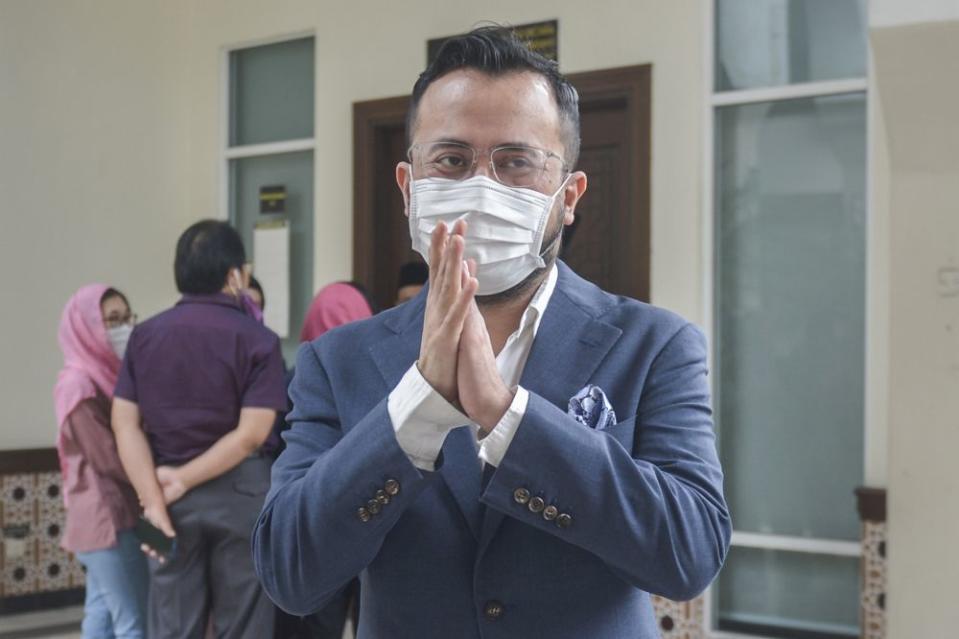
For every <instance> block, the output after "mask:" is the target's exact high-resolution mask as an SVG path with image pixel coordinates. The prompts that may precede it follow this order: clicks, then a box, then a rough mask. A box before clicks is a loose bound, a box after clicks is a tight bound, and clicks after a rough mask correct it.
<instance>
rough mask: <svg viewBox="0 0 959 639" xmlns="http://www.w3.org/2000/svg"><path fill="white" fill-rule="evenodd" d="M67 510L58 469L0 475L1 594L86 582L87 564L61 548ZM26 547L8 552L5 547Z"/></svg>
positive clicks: (52, 589) (37, 591)
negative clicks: (12, 553)
mask: <svg viewBox="0 0 959 639" xmlns="http://www.w3.org/2000/svg"><path fill="white" fill-rule="evenodd" d="M63 522H64V510H63V497H62V495H61V493H60V475H59V473H57V472H34V473H29V472H27V473H16V474H8V475H0V536H2V537H4V538H6V540H7V541H6V542H5V543H3V544H0V598H6V597H16V596H21V595H35V594H40V593H47V592H55V591H59V590H69V589H72V588H79V587H82V586H83V581H84V580H83V569H82V566H80V564H79V562H78V561H77V560H76V558H75V557H73V555H71V554H70V553H68V552H66V551H64V550H63V549H62V548H60V537H61V536H62V534H63ZM14 546H17V547H19V548H21V549H22V550H23V555H22V556H20V557H15V556H9V557H8V556H7V548H13V547H14Z"/></svg>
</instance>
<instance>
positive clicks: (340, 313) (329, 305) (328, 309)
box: [300, 282, 373, 342]
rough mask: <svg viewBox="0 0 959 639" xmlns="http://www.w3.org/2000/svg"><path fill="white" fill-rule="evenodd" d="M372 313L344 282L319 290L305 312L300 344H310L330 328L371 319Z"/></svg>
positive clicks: (359, 294) (360, 296)
mask: <svg viewBox="0 0 959 639" xmlns="http://www.w3.org/2000/svg"><path fill="white" fill-rule="evenodd" d="M372 315H373V311H372V310H371V309H370V305H369V303H368V302H367V301H366V298H365V297H363V294H362V293H360V292H359V291H358V290H356V289H355V288H353V287H352V286H350V285H349V284H347V283H345V282H337V283H336V284H330V285H329V286H325V287H323V288H322V289H320V292H319V293H317V294H316V297H314V298H313V303H312V304H310V310H308V311H307V312H306V319H305V320H304V321H303V330H302V331H300V341H301V342H312V341H313V340H315V339H316V338H317V337H319V336H320V335H322V334H323V333H325V332H327V331H328V330H330V329H331V328H336V327H337V326H342V325H343V324H349V323H350V322H355V321H356V320H361V319H366V318H367V317H372Z"/></svg>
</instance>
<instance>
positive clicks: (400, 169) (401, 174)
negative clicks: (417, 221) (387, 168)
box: [396, 162, 413, 217]
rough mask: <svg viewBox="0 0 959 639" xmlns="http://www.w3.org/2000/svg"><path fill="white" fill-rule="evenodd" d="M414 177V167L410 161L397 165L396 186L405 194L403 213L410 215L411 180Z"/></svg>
mask: <svg viewBox="0 0 959 639" xmlns="http://www.w3.org/2000/svg"><path fill="white" fill-rule="evenodd" d="M412 179H413V167H412V166H410V163H409V162H400V163H399V164H397V165H396V186H398V187H399V189H400V193H402V194H403V214H404V215H406V217H409V216H410V181H411V180H412Z"/></svg>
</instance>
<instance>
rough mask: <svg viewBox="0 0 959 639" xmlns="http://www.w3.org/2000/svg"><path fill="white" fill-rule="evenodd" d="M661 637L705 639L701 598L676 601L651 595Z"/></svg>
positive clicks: (667, 638) (663, 638)
mask: <svg viewBox="0 0 959 639" xmlns="http://www.w3.org/2000/svg"><path fill="white" fill-rule="evenodd" d="M653 609H654V610H655V611H656V619H657V621H658V622H659V629H660V633H661V636H662V639H705V637H706V632H705V628H704V627H703V624H704V610H703V598H702V597H700V598H698V599H694V600H692V601H688V602H683V603H677V602H675V601H670V600H669V599H663V598H662V597H653Z"/></svg>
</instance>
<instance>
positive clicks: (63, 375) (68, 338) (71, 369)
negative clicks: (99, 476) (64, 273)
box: [53, 284, 120, 426]
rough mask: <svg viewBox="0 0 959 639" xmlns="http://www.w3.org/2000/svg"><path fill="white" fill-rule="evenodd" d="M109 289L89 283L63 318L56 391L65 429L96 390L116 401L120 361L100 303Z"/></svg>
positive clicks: (64, 313)
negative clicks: (72, 414)
mask: <svg viewBox="0 0 959 639" xmlns="http://www.w3.org/2000/svg"><path fill="white" fill-rule="evenodd" d="M108 289H109V287H108V286H106V285H105V284H90V285H88V286H84V287H83V288H81V289H80V290H79V291H77V292H76V293H75V294H74V295H73V297H71V298H70V301H68V302H67V305H66V308H64V309H63V316H62V317H61V318H60V332H59V334H58V338H59V341H60V350H61V351H63V368H62V369H60V374H59V375H58V376H57V385H56V387H55V388H54V389H53V401H54V408H55V409H56V413H57V423H58V424H59V425H60V426H63V424H64V422H66V420H67V417H68V416H69V415H70V413H71V412H72V411H73V409H74V408H76V407H77V405H78V404H79V403H80V402H82V401H83V400H85V399H90V398H91V397H96V395H97V391H98V390H99V391H100V392H101V393H103V394H104V395H106V396H107V397H108V398H110V399H112V398H113V387H114V386H115V385H116V383H117V375H118V374H119V373H120V359H119V358H118V357H117V356H116V354H115V353H114V352H113V349H112V348H111V347H110V340H109V339H108V338H107V330H106V328H104V326H103V312H102V311H101V310H100V301H101V300H102V298H103V294H104V293H106V292H107V290H108Z"/></svg>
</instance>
